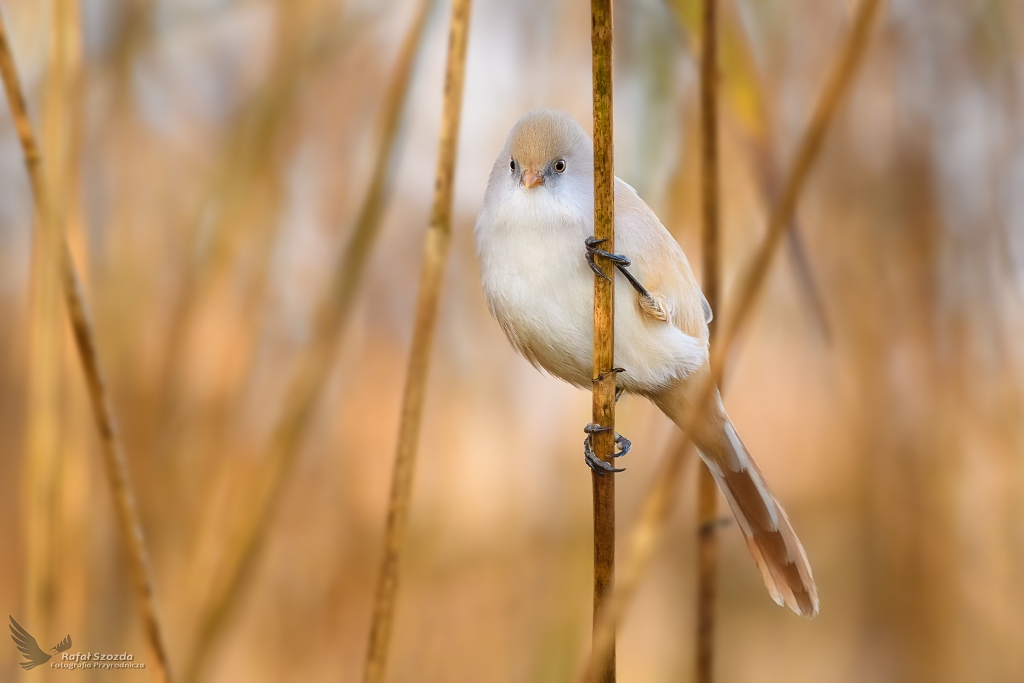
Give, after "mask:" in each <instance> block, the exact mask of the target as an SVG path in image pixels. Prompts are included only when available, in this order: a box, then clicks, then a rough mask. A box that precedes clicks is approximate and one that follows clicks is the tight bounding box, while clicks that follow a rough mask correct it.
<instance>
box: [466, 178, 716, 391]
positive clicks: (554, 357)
mask: <svg viewBox="0 0 1024 683" xmlns="http://www.w3.org/2000/svg"><path fill="white" fill-rule="evenodd" d="M491 199H494V200H497V201H492V202H490V203H489V205H488V206H487V207H485V209H484V211H483V212H481V214H480V217H479V218H478V220H477V226H476V238H477V252H478V254H479V257H480V268H481V277H482V280H483V287H484V294H485V296H486V298H487V303H488V305H489V306H490V309H491V312H492V314H493V315H494V317H495V318H496V319H497V321H498V323H499V324H500V325H501V327H502V329H503V330H504V331H505V334H506V336H507V337H508V339H509V341H510V342H511V343H512V345H513V346H514V347H515V348H516V350H518V351H519V352H520V353H521V354H522V355H523V356H524V357H525V358H527V359H528V360H529V361H530V362H531V363H533V364H534V365H535V366H538V367H541V368H543V369H544V370H547V371H548V372H550V373H551V374H552V375H555V376H556V377H559V378H561V379H563V380H565V381H567V382H569V383H571V384H574V385H576V386H579V387H583V388H587V389H589V388H590V386H591V378H592V376H593V338H594V337H593V335H594V333H593V329H594V317H593V316H594V311H593V305H594V303H593V302H594V276H593V273H592V272H591V270H590V268H589V267H588V266H587V263H586V260H585V254H586V251H585V246H584V240H586V238H587V237H589V236H590V235H592V234H593V227H592V226H593V219H592V215H591V211H592V210H593V209H592V204H590V203H589V202H590V201H592V200H589V197H587V196H584V197H583V200H587V201H581V202H580V203H579V204H577V205H570V204H566V203H563V202H561V201H559V198H558V196H557V195H556V194H554V193H549V192H548V191H547V190H546V189H541V188H538V190H534V191H531V192H530V193H526V192H522V191H519V190H518V189H513V190H512V191H510V192H507V193H505V194H504V195H503V196H501V197H500V198H498V197H492V198H491ZM616 213H617V214H618V211H617V212H616ZM658 227H659V228H660V224H658ZM661 229H662V230H663V228H661ZM618 231H619V230H618V229H617V232H618ZM621 232H622V233H623V234H622V237H623V239H622V240H621V242H620V244H621V246H622V248H623V251H624V252H625V253H626V255H627V256H631V254H629V251H628V249H629V248H630V247H631V248H633V249H635V250H642V249H644V248H650V247H649V246H648V245H647V242H648V240H644V239H637V237H638V236H637V235H632V234H630V233H629V230H628V226H626V225H625V224H623V225H622V226H621ZM632 272H633V273H634V275H636V276H637V277H638V278H639V279H640V280H641V281H644V280H645V278H644V273H643V272H642V267H641V266H639V264H637V265H636V266H634V267H633V268H632ZM609 275H611V273H609ZM637 301H638V297H637V294H636V292H635V291H634V290H633V289H632V288H631V287H630V286H629V284H628V282H626V280H625V278H623V277H621V276H617V277H616V288H615V364H616V365H617V366H620V367H622V368H624V369H625V370H626V372H625V373H623V374H622V375H620V376H619V384H620V385H621V386H623V387H624V388H625V389H626V390H627V391H636V392H641V393H647V392H651V391H656V390H658V389H659V388H662V387H664V386H665V385H667V384H668V383H670V382H671V381H672V380H673V379H675V378H678V377H682V376H685V375H687V374H689V373H691V372H693V371H694V370H695V369H697V368H699V367H700V365H701V364H702V363H703V361H704V358H705V357H706V353H707V350H706V343H705V342H704V341H703V340H699V339H696V338H694V337H690V336H688V335H686V334H685V333H684V332H683V331H682V330H680V329H679V328H678V327H676V326H674V325H672V324H671V323H669V322H665V321H662V320H652V319H650V318H648V317H646V316H644V315H643V314H642V313H641V312H640V309H639V306H638V305H637Z"/></svg>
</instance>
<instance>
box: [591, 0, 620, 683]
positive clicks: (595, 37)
mask: <svg viewBox="0 0 1024 683" xmlns="http://www.w3.org/2000/svg"><path fill="white" fill-rule="evenodd" d="M590 13H591V34H590V42H591V49H592V56H593V73H594V236H595V237H596V238H597V239H599V240H606V242H605V243H604V244H603V245H602V248H603V249H605V250H607V251H609V252H612V253H614V251H615V161H614V148H613V140H612V3H611V0H592V1H591V4H590ZM598 265H599V266H600V267H601V269H602V270H604V271H605V272H610V273H612V274H613V275H612V277H611V278H610V279H605V278H603V277H600V276H598V275H595V276H594V389H593V390H594V407H593V411H594V412H593V422H594V424H597V425H600V426H602V427H608V430H607V431H603V432H597V433H596V434H594V438H593V448H594V453H595V454H596V455H597V456H598V457H599V458H601V459H602V460H605V461H608V462H610V461H611V459H612V453H614V449H615V372H613V370H612V368H614V367H615V358H614V338H613V337H614V335H613V330H614V327H615V308H614V299H615V278H614V273H615V267H614V266H613V265H612V264H611V263H610V262H609V261H607V260H606V259H603V258H600V257H599V260H598ZM591 477H592V480H593V489H594V627H595V629H596V626H597V624H598V623H599V621H600V616H601V614H602V613H603V612H604V610H605V607H606V604H607V600H608V597H609V595H610V594H611V591H612V587H613V586H614V583H615V474H614V473H613V472H606V473H598V472H597V471H596V470H595V471H593V472H592V473H591ZM595 633H596V632H595ZM614 641H615V636H614V633H613V634H612V642H611V644H610V646H609V648H608V654H607V655H606V657H605V659H604V661H603V663H600V662H599V663H598V670H599V674H598V676H599V678H598V680H599V681H600V682H601V683H614V681H615V642H614ZM592 647H593V645H592Z"/></svg>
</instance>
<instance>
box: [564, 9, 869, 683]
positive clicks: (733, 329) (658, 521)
mask: <svg viewBox="0 0 1024 683" xmlns="http://www.w3.org/2000/svg"><path fill="white" fill-rule="evenodd" d="M879 4H880V0H861V3H860V5H859V6H858V7H857V15H856V17H855V18H854V24H853V27H852V28H851V30H850V33H849V35H848V36H847V37H846V41H845V42H844V43H843V45H842V46H840V48H839V53H838V56H837V62H836V64H835V65H834V67H833V70H832V71H831V73H830V74H829V78H828V81H827V82H826V84H825V87H824V88H823V89H822V92H821V94H820V96H819V98H818V101H817V103H816V105H815V109H814V114H813V115H812V116H811V120H810V121H809V122H808V124H807V127H806V129H805V130H804V133H803V136H802V137H801V139H800V142H799V144H798V146H797V151H796V154H795V157H794V161H793V164H792V166H791V167H790V169H789V171H788V173H787V175H786V179H785V182H784V184H783V188H784V189H783V192H782V195H781V198H780V200H779V202H778V204H776V206H775V210H774V211H773V212H772V216H771V219H770V221H769V229H768V234H767V235H766V236H765V238H764V241H763V242H762V243H761V245H760V247H759V248H758V252H757V255H756V256H755V258H754V260H753V262H752V263H750V264H749V265H748V266H747V267H746V268H745V269H744V271H743V272H742V273H741V277H740V278H739V284H738V285H737V290H736V293H735V294H734V295H733V296H732V297H731V300H730V306H729V307H728V310H729V311H730V318H729V320H728V323H729V324H728V325H726V326H725V327H723V332H722V334H720V335H719V336H718V338H717V339H716V341H715V346H714V347H713V348H712V350H711V366H712V373H711V374H710V376H708V378H707V379H706V380H705V381H704V382H703V383H702V386H701V387H700V388H699V391H698V392H697V396H698V398H697V402H696V406H697V410H695V411H694V412H695V414H693V415H690V416H689V419H690V421H693V420H695V419H698V417H699V414H700V413H701V412H702V411H703V410H704V409H705V408H704V406H705V405H707V402H708V401H709V400H711V397H712V396H713V395H714V390H715V386H716V383H718V382H721V374H722V369H723V368H724V365H725V363H724V359H725V358H727V357H728V355H729V352H730V350H731V349H732V347H733V345H734V343H735V340H736V337H737V331H738V330H739V329H741V328H742V326H743V323H744V322H745V321H746V318H747V317H749V315H750V314H751V313H752V311H753V309H754V305H755V303H756V302H757V298H758V294H759V293H760V291H761V289H762V288H763V287H764V283H765V279H766V277H767V274H768V269H769V266H770V265H771V262H772V259H773V257H774V255H775V253H776V251H778V246H779V241H780V238H781V236H782V235H783V234H784V233H785V231H786V228H787V227H789V226H790V225H792V219H793V214H794V212H795V210H796V205H797V201H798V199H799V197H800V193H801V192H802V190H803V187H804V181H805V180H806V179H807V175H808V174H809V172H810V170H811V168H812V166H813V165H814V162H815V161H816V159H817V157H818V152H819V151H820V150H821V143H822V142H823V140H824V137H825V134H826V133H827V132H828V129H829V125H830V124H831V122H832V117H833V115H834V114H835V111H836V109H837V108H838V106H839V103H840V101H841V100H842V97H843V95H844V94H845V93H846V91H847V90H848V88H849V85H850V83H851V81H852V79H853V75H854V74H855V73H856V68H857V65H858V64H859V63H860V59H861V57H862V56H863V54H864V49H865V47H866V45H867V39H868V36H869V35H870V28H871V24H872V20H873V19H874V16H875V14H876V13H877V10H878V6H879ZM687 431H688V430H687ZM689 442H690V440H689V438H688V437H686V438H685V441H684V444H683V445H681V446H679V447H677V448H673V449H672V450H671V451H670V454H669V456H668V458H667V459H666V463H665V465H664V467H663V468H662V471H661V473H660V474H659V476H658V478H657V479H656V480H655V482H654V484H653V485H652V487H651V489H650V490H649V491H648V492H647V496H646V498H645V499H644V504H643V509H642V511H641V513H640V519H638V520H637V522H636V524H634V525H633V528H632V529H631V531H630V535H629V553H628V555H627V561H626V565H625V569H624V571H623V572H622V575H621V577H620V581H619V582H618V584H617V585H616V586H615V590H614V591H613V594H612V596H611V597H610V599H609V601H608V605H607V610H606V612H605V613H604V614H603V615H602V617H601V620H600V622H599V623H598V624H597V625H596V626H595V630H594V643H595V646H594V648H593V650H592V652H591V654H590V657H589V658H588V659H587V661H586V662H584V664H583V666H582V668H581V669H580V674H579V676H578V677H577V679H576V680H577V681H580V682H582V683H590V682H591V681H594V680H595V679H596V675H595V671H596V668H597V662H599V661H600V660H601V658H602V657H603V656H604V655H605V652H606V651H607V650H606V648H608V647H609V644H613V643H614V633H615V629H616V626H617V625H618V624H619V622H620V621H621V619H622V617H623V615H625V613H626V610H627V608H628V607H629V604H630V602H631V601H632V599H633V596H634V595H635V594H636V590H637V587H638V586H639V584H640V580H641V578H642V577H643V575H644V573H645V572H646V570H647V568H648V566H649V565H650V563H651V560H652V558H653V557H654V550H655V549H656V547H657V544H658V542H659V541H660V539H661V536H662V533H663V531H664V529H665V522H666V520H667V519H668V514H669V512H670V511H671V502H672V501H673V500H674V498H675V491H676V488H677V480H678V478H679V477H678V474H679V472H680V470H681V468H682V463H683V461H684V459H685V456H686V454H687V453H688V452H689V451H690V449H689V448H688V444H689Z"/></svg>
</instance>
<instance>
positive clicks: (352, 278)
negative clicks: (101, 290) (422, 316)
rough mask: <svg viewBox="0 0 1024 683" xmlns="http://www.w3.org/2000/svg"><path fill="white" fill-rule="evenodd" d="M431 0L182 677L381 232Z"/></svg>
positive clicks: (226, 603) (192, 667) (194, 671)
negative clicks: (348, 233) (353, 218)
mask: <svg viewBox="0 0 1024 683" xmlns="http://www.w3.org/2000/svg"><path fill="white" fill-rule="evenodd" d="M434 5H435V0H421V2H420V6H419V8H418V10H417V14H416V16H415V17H413V21H412V23H411V24H410V25H409V30H408V32H407V33H406V36H405V40H404V41H403V43H402V48H401V50H400V52H399V54H398V58H397V60H396V63H395V70H394V74H393V76H392V78H391V81H390V82H389V84H388V88H387V91H386V93H385V96H384V102H383V106H382V109H381V116H380V120H381V137H380V144H379V146H378V148H377V155H376V161H375V164H374V167H373V172H372V174H371V176H370V185H369V187H368V188H367V191H366V196H365V197H364V199H363V204H362V206H361V208H360V211H359V215H358V218H357V219H356V224H355V227H354V228H353V230H352V235H351V237H350V239H349V241H348V243H347V244H346V246H345V249H344V251H343V252H342V253H341V254H340V256H339V257H338V261H337V263H336V264H335V266H334V281H333V282H332V284H331V287H330V289H329V290H328V291H327V292H326V293H325V294H324V296H323V298H322V299H321V300H320V301H319V302H318V303H317V307H316V309H315V313H314V321H313V335H312V340H311V341H310V343H309V345H308V346H307V347H306V349H305V350H304V352H303V353H302V355H301V357H300V358H299V361H298V364H297V368H296V371H295V374H294V375H293V376H292V378H291V384H290V386H289V389H288V394H287V398H286V400H285V404H284V407H283V408H282V410H281V414H280V416H279V417H278V419H277V422H276V423H275V426H274V431H273V433H272V436H271V441H270V446H269V448H268V451H269V452H268V454H267V457H266V461H267V465H266V468H265V470H264V472H263V473H262V476H260V478H259V480H258V481H257V482H256V485H255V486H254V489H253V491H252V493H251V494H250V496H249V498H250V500H251V501H252V503H251V506H250V507H249V509H248V511H247V513H246V514H245V515H244V516H243V518H242V519H241V520H240V522H239V524H238V527H237V528H236V529H235V530H234V531H233V532H232V534H231V535H230V537H229V538H228V541H227V543H226V548H225V551H224V556H223V560H222V561H221V566H220V567H219V568H218V570H217V573H216V574H215V577H216V579H215V583H214V589H213V594H212V597H211V598H210V600H209V602H208V604H207V605H206V606H205V607H204V608H203V609H202V610H201V611H200V614H201V616H200V620H199V627H198V628H197V629H196V635H195V646H194V650H193V654H192V656H191V658H190V660H189V661H188V664H187V666H186V667H185V669H184V670H185V677H184V681H186V683H194V682H195V681H198V680H199V679H200V677H201V675H202V671H203V668H204V666H205V664H206V661H207V659H208V658H209V656H210V653H211V652H212V650H213V647H214V646H215V645H216V643H217V641H218V640H219V638H220V634H221V633H222V632H223V630H224V627H225V625H226V624H227V623H228V619H229V617H230V615H231V614H232V613H233V611H234V608H235V607H236V606H237V605H238V602H239V599H240V598H241V596H242V595H243V593H244V588H245V585H246V583H247V579H248V578H249V577H250V576H251V575H252V571H253V569H254V568H255V565H256V560H257V558H258V557H259V554H260V553H259V551H260V549H261V548H262V546H263V542H264V540H265V538H266V535H267V532H268V531H269V529H270V526H271V524H270V522H271V520H272V518H273V515H274V512H275V510H276V508H277V505H278V502H279V501H280V499H281V496H282V493H283V492H284V489H285V485H286V484H287V482H288V481H290V480H291V477H292V473H293V472H294V470H295V463H296V460H297V456H298V452H299V449H300V447H301V444H302V437H303V435H304V434H305V433H306V427H307V425H308V424H309V421H310V420H311V419H312V416H313V414H314V412H315V409H316V405H317V403H318V401H319V398H320V395H321V394H322V393H323V388H324V385H325V384H326V382H327V379H328V378H329V377H330V369H331V365H332V364H333V362H334V358H335V356H336V355H337V348H338V343H339V339H340V338H341V337H343V336H344V332H345V328H346V327H347V325H348V321H349V319H350V317H351V313H352V310H353V304H354V302H355V301H356V294H357V293H358V291H359V284H360V282H362V279H363V275H364V273H365V271H366V265H367V263H368V261H369V257H370V253H371V251H372V250H373V246H374V244H376V241H377V236H378V234H379V233H380V224H381V218H382V216H383V215H384V209H385V207H386V206H387V202H388V198H389V197H390V194H391V180H392V178H393V176H394V172H395V169H396V167H397V165H398V156H399V155H398V152H397V148H398V137H399V130H400V128H401V125H400V124H401V120H402V111H403V109H404V105H405V102H406V100H407V98H408V93H409V84H410V80H411V77H412V71H413V65H414V63H415V58H416V54H417V52H418V48H419V45H420V43H421V41H422V39H423V33H424V31H425V29H426V25H427V18H428V15H429V14H430V9H431V8H432V7H433V6H434Z"/></svg>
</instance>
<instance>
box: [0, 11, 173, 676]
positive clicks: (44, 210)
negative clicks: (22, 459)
mask: <svg viewBox="0 0 1024 683" xmlns="http://www.w3.org/2000/svg"><path fill="white" fill-rule="evenodd" d="M0 76H2V78H3V81H4V89H5V90H6V92H7V99H8V101H9V103H10V107H11V116H12V118H13V119H14V124H15V128H16V129H17V132H18V138H19V141H20V142H21V147H22V152H23V154H24V157H25V167H26V170H27V172H28V177H29V183H30V184H31V187H32V195H33V200H34V207H35V216H36V224H37V226H38V229H39V231H40V232H41V233H42V235H43V241H44V245H45V249H46V253H47V254H48V256H49V258H50V259H51V261H52V262H53V263H55V264H56V265H57V269H58V271H59V274H60V281H61V285H62V290H63V294H64V298H65V302H66V305H67V308H68V316H69V318H70V322H71V329H72V333H73V335H74V338H75V344H76V346H77V348H78V354H79V358H80V360H81V363H82V369H83V371H84V374H85V380H86V385H87V388H88V392H89V398H90V402H91V404H92V409H93V414H94V418H95V420H96V425H97V427H98V429H99V433H100V442H101V445H102V449H103V456H104V457H103V459H104V464H105V466H106V471H107V478H108V479H109V483H110V490H111V495H112V496H113V499H114V500H113V502H114V510H115V513H116V516H117V521H118V529H119V531H120V534H121V541H122V542H123V543H124V546H125V551H126V553H127V555H128V564H129V570H130V573H131V576H132V583H133V586H134V589H135V593H136V598H137V600H138V607H139V611H140V616H141V619H142V623H143V628H144V631H145V634H146V641H147V643H148V644H149V647H150V649H151V651H152V654H153V656H154V658H155V660H156V661H155V666H154V667H153V671H154V673H155V674H156V676H157V678H158V679H159V680H163V681H169V680H170V667H169V662H168V659H167V650H166V647H165V645H164V637H163V629H162V627H161V624H160V619H159V610H158V608H157V601H156V593H155V589H154V584H153V578H152V576H153V574H152V569H151V567H150V563H149V556H148V553H147V551H146V546H145V540H144V536H143V532H142V525H141V523H140V521H139V515H138V511H137V509H136V506H135V496H134V493H133V491H132V486H131V481H130V479H129V475H128V466H127V463H126V461H125V456H124V451H123V450H122V446H121V442H120V440H119V437H118V435H117V431H116V428H115V425H114V418H113V413H112V411H111V407H110V402H109V398H108V396H107V393H106V389H105V383H104V380H103V375H102V372H101V370H100V365H99V356H98V354H97V350H96V343H95V335H94V334H93V331H92V327H91V324H90V322H89V320H90V315H89V310H88V308H87V305H86V302H85V299H84V297H83V295H82V290H81V284H80V282H79V279H78V273H77V272H76V271H75V266H74V263H73V261H72V260H71V254H70V251H69V250H68V245H67V241H66V238H65V235H64V233H63V230H62V226H61V225H59V224H58V222H57V217H56V216H55V215H54V209H53V207H54V204H53V202H52V200H51V197H50V195H49V187H48V186H47V183H46V180H45V176H44V171H43V161H42V156H41V154H40V152H39V146H38V144H37V142H36V137H35V133H34V131H33V129H32V123H31V120H30V118H29V115H28V109H27V106H26V102H25V95H24V91H23V90H22V87H21V79H20V77H19V75H18V71H17V68H16V67H15V64H14V55H13V53H12V51H11V46H10V41H9V39H8V37H7V28H6V26H5V23H4V21H3V18H2V16H0Z"/></svg>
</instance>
